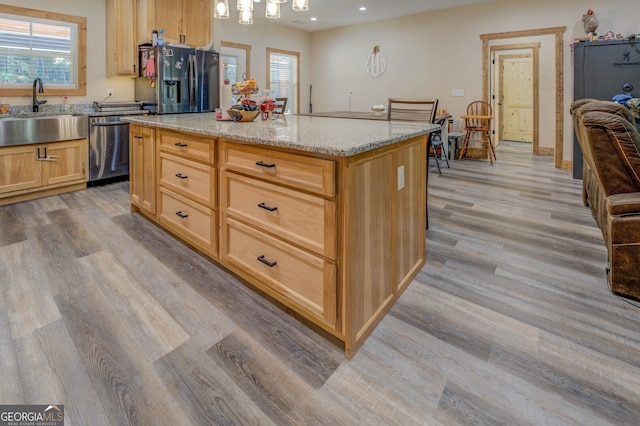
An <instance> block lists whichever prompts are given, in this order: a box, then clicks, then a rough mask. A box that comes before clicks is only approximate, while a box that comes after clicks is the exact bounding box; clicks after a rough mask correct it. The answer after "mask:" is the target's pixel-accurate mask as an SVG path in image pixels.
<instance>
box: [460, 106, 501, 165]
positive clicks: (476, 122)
mask: <svg viewBox="0 0 640 426" xmlns="http://www.w3.org/2000/svg"><path fill="white" fill-rule="evenodd" d="M461 118H462V119H464V130H465V132H466V133H465V135H464V140H463V141H462V148H460V156H459V157H458V161H460V160H462V157H463V156H464V154H465V152H466V151H467V148H468V147H469V142H480V143H482V146H483V147H484V144H487V150H488V153H489V162H490V163H491V165H492V166H493V160H497V158H496V151H495V149H494V147H493V142H492V141H491V120H492V119H493V110H492V108H491V105H489V104H488V103H487V102H484V101H475V102H471V103H470V104H469V105H468V106H467V114H466V115H462V116H461Z"/></svg>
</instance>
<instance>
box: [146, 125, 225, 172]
mask: <svg viewBox="0 0 640 426" xmlns="http://www.w3.org/2000/svg"><path fill="white" fill-rule="evenodd" d="M158 140H159V141H160V142H159V144H160V150H161V151H167V152H172V153H174V154H178V155H182V156H184V157H187V158H191V159H193V160H199V161H204V162H206V163H209V164H212V165H213V164H215V156H214V152H215V139H212V138H205V137H202V136H196V135H187V134H184V133H174V132H171V131H168V130H160V131H158Z"/></svg>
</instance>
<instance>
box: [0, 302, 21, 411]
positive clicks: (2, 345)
mask: <svg viewBox="0 0 640 426" xmlns="http://www.w3.org/2000/svg"><path fill="white" fill-rule="evenodd" d="M0 303H1V302H0ZM0 360H1V362H0V377H2V380H0V401H1V402H2V403H3V404H20V403H22V401H24V396H23V393H22V382H21V380H20V370H19V368H18V357H17V354H16V348H15V344H14V341H13V336H11V325H10V322H9V314H8V313H7V309H6V307H4V306H0Z"/></svg>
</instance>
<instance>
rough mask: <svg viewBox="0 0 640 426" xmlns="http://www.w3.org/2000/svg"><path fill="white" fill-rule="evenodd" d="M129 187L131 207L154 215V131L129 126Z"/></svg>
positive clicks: (147, 128)
mask: <svg viewBox="0 0 640 426" xmlns="http://www.w3.org/2000/svg"><path fill="white" fill-rule="evenodd" d="M129 134H130V138H129V152H130V158H129V164H130V168H131V170H130V173H129V185H130V192H131V204H132V206H134V207H136V208H138V209H141V210H144V212H145V213H146V214H148V215H152V216H153V215H155V213H156V190H157V189H156V147H155V130H154V129H152V128H149V127H143V126H135V125H130V126H129Z"/></svg>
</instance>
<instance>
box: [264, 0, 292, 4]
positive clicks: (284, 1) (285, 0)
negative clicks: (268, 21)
mask: <svg viewBox="0 0 640 426" xmlns="http://www.w3.org/2000/svg"><path fill="white" fill-rule="evenodd" d="M267 1H273V2H274V3H286V2H287V0H267Z"/></svg>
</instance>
